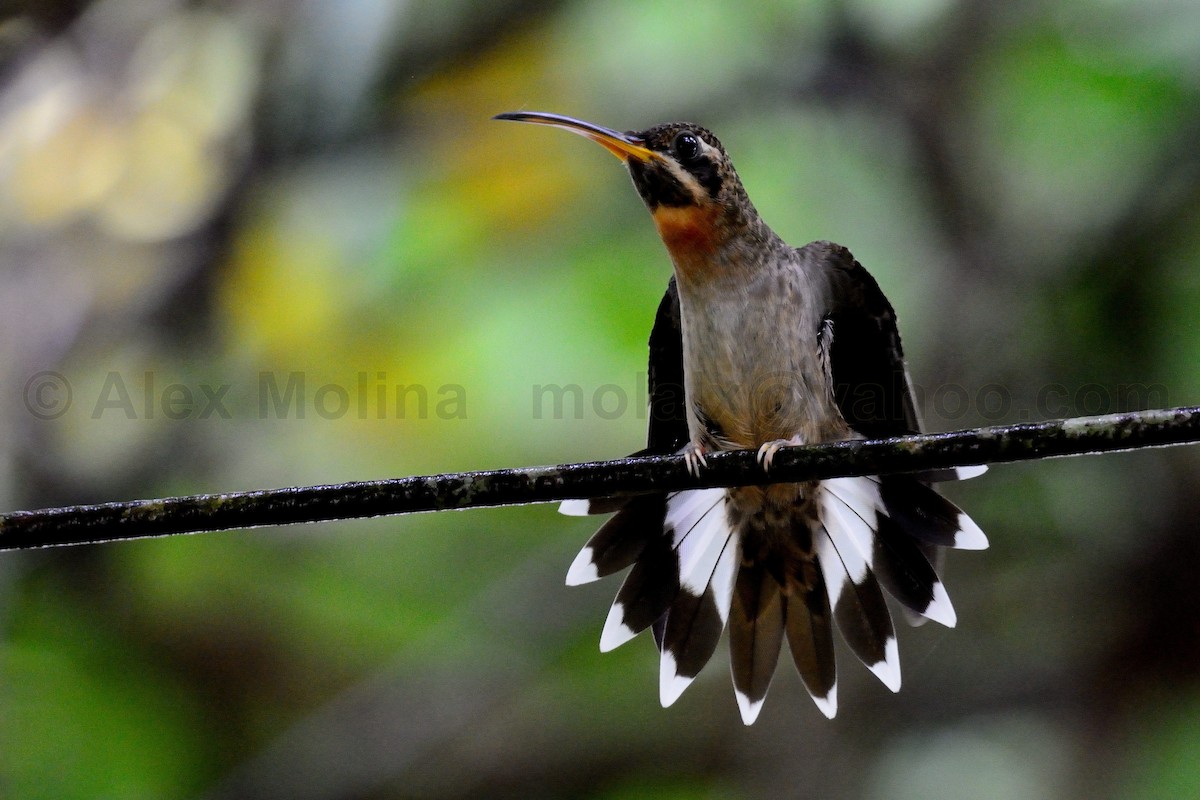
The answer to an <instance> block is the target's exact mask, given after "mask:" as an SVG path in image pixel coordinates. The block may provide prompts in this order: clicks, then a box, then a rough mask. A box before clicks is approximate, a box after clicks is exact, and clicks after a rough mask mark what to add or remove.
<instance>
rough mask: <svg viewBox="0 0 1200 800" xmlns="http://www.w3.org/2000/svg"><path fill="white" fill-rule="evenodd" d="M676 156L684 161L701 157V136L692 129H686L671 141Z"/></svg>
mask: <svg viewBox="0 0 1200 800" xmlns="http://www.w3.org/2000/svg"><path fill="white" fill-rule="evenodd" d="M671 149H672V150H673V151H675V156H676V157H677V158H678V159H679V160H680V161H682V162H684V163H687V162H689V161H695V160H696V159H697V158H699V157H700V138H699V137H698V136H696V134H694V133H692V132H691V131H684V132H683V133H681V134H679V135H678V136H676V137H675V141H674V142H672V143H671Z"/></svg>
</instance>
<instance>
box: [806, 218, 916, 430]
mask: <svg viewBox="0 0 1200 800" xmlns="http://www.w3.org/2000/svg"><path fill="white" fill-rule="evenodd" d="M809 248H813V249H818V248H819V249H823V250H825V253H824V254H823V255H824V260H825V261H826V263H827V264H828V265H829V267H830V271H829V274H830V277H831V283H832V290H833V308H832V310H831V311H830V312H829V314H828V315H826V317H825V320H824V321H823V322H824V324H823V326H822V328H821V331H820V334H819V335H820V336H821V337H822V339H825V338H829V339H832V341H824V342H823V346H826V347H827V348H828V354H829V355H828V357H829V364H830V372H831V374H832V377H833V385H834V389H833V394H834V400H835V401H836V402H837V406H838V410H839V411H841V412H842V417H843V418H845V420H846V422H847V424H849V425H850V427H851V428H852V429H853V430H854V431H855V433H858V434H859V435H860V436H864V437H866V438H868V439H873V438H879V437H886V436H902V435H904V434H909V433H918V432H920V430H921V422H920V418H919V417H918V415H917V410H916V405H915V404H914V403H913V392H912V386H911V384H910V382H909V379H908V373H907V370H906V369H905V367H904V350H903V348H902V347H901V345H900V331H899V330H898V329H897V328H896V312H895V311H893V310H892V306H891V304H890V303H889V302H888V301H887V298H886V297H884V296H883V292H882V291H881V290H880V289H879V284H878V283H876V282H875V279H874V278H872V277H871V274H870V273H869V272H867V271H866V270H865V269H863V266H862V265H861V264H859V263H858V262H857V261H855V260H854V256H852V255H851V254H850V251H849V250H847V249H846V248H844V247H841V246H839V245H834V244H830V243H828V242H814V243H813V244H810V245H807V247H806V248H805V249H809Z"/></svg>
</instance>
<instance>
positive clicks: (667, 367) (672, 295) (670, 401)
mask: <svg viewBox="0 0 1200 800" xmlns="http://www.w3.org/2000/svg"><path fill="white" fill-rule="evenodd" d="M647 374H648V381H649V384H650V385H649V389H650V410H649V417H650V425H649V430H648V431H647V436H646V450H645V452H646V453H648V454H655V455H665V454H668V453H675V452H678V451H679V449H680V448H682V447H683V446H684V445H686V444H687V443H688V426H687V403H686V401H685V399H684V394H683V330H682V328H681V327H680V325H679V291H678V290H677V289H676V288H675V277H674V276H671V281H670V283H668V284H667V291H666V294H664V295H663V299H662V302H661V303H659V304H658V313H657V314H656V315H655V316H654V328H653V329H651V331H650V365H649V368H648V369H647Z"/></svg>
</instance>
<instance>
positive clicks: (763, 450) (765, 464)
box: [757, 437, 804, 472]
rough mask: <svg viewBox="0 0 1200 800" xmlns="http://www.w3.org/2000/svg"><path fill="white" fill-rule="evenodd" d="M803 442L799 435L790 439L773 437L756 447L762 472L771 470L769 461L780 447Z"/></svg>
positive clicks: (772, 459)
mask: <svg viewBox="0 0 1200 800" xmlns="http://www.w3.org/2000/svg"><path fill="white" fill-rule="evenodd" d="M797 444H804V442H803V441H801V439H800V438H799V437H793V438H791V439H774V440H772V441H770V442H767V443H765V444H763V445H762V446H761V447H759V448H758V457H757V458H758V463H759V464H761V465H762V468H763V472H770V471H771V463H772V462H773V461H774V460H775V454H776V453H778V452H779V450H780V448H783V447H791V446H792V445H797Z"/></svg>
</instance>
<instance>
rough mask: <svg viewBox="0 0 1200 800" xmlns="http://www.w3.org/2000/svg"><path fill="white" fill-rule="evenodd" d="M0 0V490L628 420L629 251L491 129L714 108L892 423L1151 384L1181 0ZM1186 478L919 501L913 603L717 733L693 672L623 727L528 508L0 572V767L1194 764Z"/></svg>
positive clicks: (1066, 475)
mask: <svg viewBox="0 0 1200 800" xmlns="http://www.w3.org/2000/svg"><path fill="white" fill-rule="evenodd" d="M0 9H3V14H4V16H3V18H0V411H2V416H0V419H2V420H3V424H0V508H3V509H5V510H11V509H17V508H34V507H44V506H52V505H63V504H71V503H81V502H95V501H104V500H115V499H128V498H136V497H150V496H162V495H169V494H181V493H194V492H213V491H229V490H241V489H254V488H266V487H276V486H286V485H294V484H306V483H330V482H337V481H343V480H355V479H369V478H378V477H393V476H401V475H408V474H420V473H429V472H436V471H443V470H465V469H476V468H488V467H501V466H520V465H528V464H544V463H556V462H564V461H578V460H584V459H592V458H604V457H615V456H619V455H623V454H624V453H626V452H628V451H632V450H635V449H637V448H638V447H639V446H640V444H641V441H642V437H643V435H644V429H645V414H644V412H643V410H642V409H643V408H644V394H642V391H643V390H642V384H643V383H644V380H645V375H644V371H645V340H646V336H647V334H648V331H649V327H650V324H651V320H652V316H653V312H654V309H655V307H656V304H657V302H658V298H659V296H660V295H661V292H662V289H663V286H664V285H665V283H666V280H667V277H668V275H669V264H668V262H667V260H666V257H665V255H664V252H663V250H662V246H661V244H660V243H659V242H658V241H657V239H656V237H655V234H654V231H653V226H652V225H651V224H650V222H649V220H648V218H647V216H646V214H645V211H644V209H643V208H642V207H641V204H640V202H639V201H638V199H637V197H636V195H635V193H634V192H633V190H632V188H631V186H630V185H629V182H628V180H627V178H626V177H625V176H624V175H623V174H622V171H621V169H620V168H619V166H618V165H617V164H616V163H615V162H614V161H613V159H611V158H610V157H609V156H608V155H607V154H605V153H604V152H603V151H601V150H600V149H599V148H597V147H595V146H593V145H590V144H588V143H586V142H584V141H582V140H580V139H578V138H576V137H572V136H569V135H567V134H565V133H562V132H557V131H548V130H538V129H534V128H530V127H526V126H518V125H511V124H501V123H496V122H491V121H489V118H490V117H491V116H492V115H493V114H495V113H498V112H501V111H509V110H517V109H528V110H546V111H556V112H560V113H566V114H573V115H577V116H580V117H583V118H585V119H589V120H593V121H595V122H598V123H600V124H604V125H609V126H612V127H616V128H620V129H629V128H642V127H646V126H649V125H651V124H655V123H658V122H663V121H667V120H675V119H691V120H694V121H696V122H698V123H700V124H703V125H704V126H706V127H709V128H711V129H713V130H715V131H716V132H717V133H718V134H719V135H720V136H721V137H722V139H723V141H724V143H725V144H726V146H727V147H728V149H729V150H730V152H731V154H732V155H733V157H734V160H735V162H736V164H737V165H738V167H739V170H740V172H741V174H742V177H743V179H744V182H745V183H746V185H747V188H748V190H749V192H750V195H751V196H752V197H753V198H754V200H755V202H756V204H757V206H758V208H759V210H760V211H761V212H762V214H763V215H764V216H765V217H766V219H767V220H768V222H770V223H771V224H772V225H773V226H774V227H775V228H776V230H778V231H779V232H780V233H781V234H782V235H783V236H784V237H785V238H786V239H788V240H789V241H791V242H792V243H794V244H802V243H804V242H806V241H809V240H811V239H817V238H827V239H832V240H835V241H838V242H841V243H843V244H845V245H847V246H848V247H850V248H851V249H852V250H853V251H854V253H855V254H856V256H857V257H858V258H859V260H861V261H862V262H863V263H864V264H865V265H866V266H867V267H868V269H870V270H871V271H872V272H873V274H874V275H875V276H876V278H877V279H878V280H879V282H880V284H881V285H882V287H883V288H884V290H885V292H886V293H887V294H888V295H889V297H890V298H891V300H892V302H893V304H894V305H895V306H896V309H897V312H898V314H899V317H900V322H901V330H902V332H903V333H904V335H905V343H906V347H907V353H908V357H909V360H910V363H911V365H912V372H913V375H914V379H915V380H916V382H917V384H919V386H920V387H921V389H922V394H923V396H924V411H925V416H926V421H927V424H928V425H929V427H930V428H932V429H935V430H945V429H952V428H960V427H968V426H972V425H976V424H982V423H999V422H1015V421H1023V420H1034V419H1041V418H1048V417H1059V416H1069V415H1074V414H1078V413H1098V412H1106V411H1116V410H1123V409H1127V408H1138V407H1147V406H1149V407H1157V406H1168V405H1184V404H1189V403H1195V402H1198V401H1200V373H1198V371H1197V370H1196V368H1195V365H1196V363H1197V360H1198V356H1200V326H1198V325H1197V319H1196V311H1197V308H1198V307H1200V306H1198V303H1200V270H1198V267H1200V47H1197V46H1196V42H1198V41H1200V4H1197V3H1195V2H1172V0H1149V2H1119V1H1118V0H1069V2H1053V1H1052V0H1023V2H1016V3H993V2H985V1H984V0H962V1H961V2H955V0H890V1H889V0H847V2H767V3H758V4H755V5H753V6H750V5H748V4H744V3H733V2H717V1H716V0H706V1H702V2H693V3H688V4H678V3H671V2H663V1H662V0H642V2H636V3H635V2H631V0H617V1H616V2H601V1H600V0H572V2H562V1H560V2H528V0H498V2H493V3H465V2H457V1H452V2H437V3H435V2H430V0H413V1H412V2H399V1H398V0H391V1H388V0H354V1H353V2H332V0H295V1H294V2H279V1H278V0H276V1H274V2H272V0H244V1H243V2H234V1H233V0H228V1H227V2H186V3H185V2H173V1H172V0H103V1H102V2H83V1H82V0H63V1H61V2H60V1H58V0H24V2H22V1H21V0H17V1H16V2H13V0H9V2H7V3H5V4H3V5H2V6H0ZM289 385H290V386H291V394H290V395H289V394H288V391H289ZM548 385H559V386H576V387H578V395H577V396H578V398H579V402H578V404H576V403H575V402H574V401H575V396H574V395H568V396H567V401H566V404H565V405H564V406H563V408H562V409H561V411H557V410H556V409H555V408H554V405H553V402H552V398H550V397H549V396H544V395H539V390H538V388H537V387H544V386H548ZM213 395H216V396H217V400H216V402H211V398H212V396H213ZM539 398H541V399H542V400H543V401H544V402H543V405H542V406H541V409H540V411H539V406H538V404H537V401H538V399H539ZM68 401H69V402H68ZM1198 489H1200V452H1198V451H1196V450H1194V449H1187V448H1183V449H1173V450H1159V451H1146V452H1141V453H1136V454H1127V455H1112V456H1105V457H1098V458H1087V459H1073V460H1056V461H1047V462H1042V463H1036V464H1023V465H1013V466H1001V467H995V468H993V469H992V471H991V472H990V473H989V474H988V475H987V476H985V477H983V478H981V479H978V480H976V481H972V482H970V483H969V484H964V485H961V486H953V487H950V488H949V490H948V491H949V492H950V494H951V495H952V496H953V497H954V499H955V500H956V501H958V502H960V503H961V504H962V505H963V506H964V507H966V508H967V509H968V510H969V511H970V513H971V514H972V516H973V517H974V518H975V519H976V520H977V521H978V522H979V523H980V525H981V526H982V527H983V528H984V529H985V530H986V531H987V532H988V533H989V535H990V537H991V541H992V549H991V550H989V551H986V552H984V553H982V554H951V558H950V562H949V565H948V576H947V580H948V585H949V587H950V592H951V594H952V596H953V598H954V600H955V603H956V606H957V609H958V612H959V626H958V628H957V629H956V630H954V631H952V632H950V631H946V630H944V629H940V628H939V627H938V626H936V625H929V626H925V627H923V628H920V629H916V630H905V631H903V632H902V634H901V639H902V641H901V653H902V660H903V666H904V670H905V687H904V689H903V690H902V691H901V693H900V694H899V695H895V696H893V695H891V694H889V693H888V692H887V691H886V690H885V689H884V688H883V687H881V686H880V685H878V684H877V682H875V681H874V680H873V679H872V678H871V676H870V675H869V674H868V673H867V672H866V670H865V669H862V668H860V667H859V666H858V665H857V664H856V663H851V659H850V658H848V657H847V656H846V655H845V654H843V655H842V660H841V663H842V665H843V667H844V669H843V671H842V674H843V676H844V677H843V689H842V709H841V713H840V715H839V716H838V718H837V719H836V720H834V721H832V722H828V721H826V720H825V719H824V718H823V717H821V715H820V714H819V713H818V712H817V711H816V709H815V708H814V707H813V705H812V703H811V702H810V701H809V700H808V699H807V697H806V696H805V695H804V692H803V690H802V688H801V687H800V682H799V681H798V680H797V679H796V676H795V674H794V673H793V671H792V670H791V669H790V668H788V667H782V668H781V669H780V671H779V674H778V675H777V678H776V682H775V685H774V688H773V690H772V692H771V697H770V698H769V701H768V702H767V704H766V708H765V710H764V712H763V714H762V717H761V718H760V720H759V722H758V724H757V725H755V726H754V727H753V728H744V727H743V726H742V725H741V723H740V721H739V719H738V714H737V711H736V705H735V703H734V701H733V696H732V692H731V687H730V685H729V678H728V668H727V666H726V663H725V661H723V660H722V659H723V658H724V656H723V655H722V656H721V657H718V658H717V659H716V660H715V661H714V663H713V664H712V665H710V667H709V669H708V670H706V671H705V672H704V673H703V675H702V677H701V678H700V680H698V681H697V682H696V684H695V685H694V686H693V687H692V688H691V689H690V690H689V691H688V693H687V694H685V696H684V697H683V698H682V699H681V700H680V701H679V702H678V703H677V704H676V705H675V706H674V707H672V708H670V709H667V710H663V709H661V708H659V707H658V701H657V662H656V656H655V653H654V649H653V646H652V645H651V643H650V642H649V641H648V640H647V639H645V638H642V639H638V640H637V641H635V642H634V643H632V644H631V645H629V646H627V647H624V648H621V649H620V650H618V651H617V652H615V653H612V654H608V655H603V656H602V655H601V654H600V653H599V652H597V647H596V644H597V639H598V636H599V631H600V628H601V625H602V622H603V619H604V615H605V613H606V610H607V604H608V602H609V601H610V599H611V596H612V594H613V593H614V592H615V590H616V587H617V584H616V582H615V581H605V582H601V583H600V584H598V585H591V586H588V587H583V588H578V589H570V590H568V589H567V588H565V587H564V586H563V581H562V579H563V575H564V572H565V569H566V567H567V565H568V564H569V562H570V559H571V558H572V556H573V554H574V552H575V551H576V550H577V549H578V548H579V547H580V546H581V545H582V544H583V542H584V541H585V539H586V537H587V536H588V535H589V534H590V532H591V530H592V528H593V527H594V521H592V520H586V519H585V520H579V519H569V518H565V517H561V516H558V515H557V514H555V513H554V509H553V508H551V507H548V506H535V507H528V508H509V509H497V510H488V511H471V512H464V513H444V514H431V515H422V516H414V517H406V518H398V519H384V520H373V521H360V522H346V523H330V524H322V525H313V526H302V527H293V528H286V529H265V530H256V531H249V532H244V531H243V532H230V533H219V534H208V535H203V536H193V537H178V538H173V539H164V540H156V541H145V542H138V543H128V544H121V545H110V546H92V547H80V548H73V549H61V550H51V551H38V552H24V553H5V554H2V555H0V797H3V798H12V799H13V800H23V799H24V798H56V799H57V800H70V799H71V798H114V799H119V800H124V799H125V798H212V799H214V800H215V799H216V798H246V797H281V798H312V799H313V800H318V799H320V800H326V799H328V800H333V799H334V798H338V799H341V798H347V799H348V798H364V799H366V798H372V799H374V798H379V799H380V800H382V799H383V798H408V797H413V798H418V797H419V798H464V797H514V798H516V797H521V798H528V797H595V798H637V797H666V798H671V797H680V798H683V797H703V798H752V797H805V796H807V797H822V798H857V797H866V798H901V799H905V798H932V797H955V798H1085V797H1086V798H1096V797H1101V798H1128V797H1137V798H1140V797H1147V798H1153V797H1164V798H1165V797H1171V798H1178V797H1196V796H1200V581H1197V580H1196V577H1195V576H1196V575H1197V572H1198V570H1200V539H1198V538H1197V533H1198V531H1197V529H1196V528H1197V525H1196V520H1197V519H1198V518H1200V493H1198Z"/></svg>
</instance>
